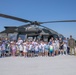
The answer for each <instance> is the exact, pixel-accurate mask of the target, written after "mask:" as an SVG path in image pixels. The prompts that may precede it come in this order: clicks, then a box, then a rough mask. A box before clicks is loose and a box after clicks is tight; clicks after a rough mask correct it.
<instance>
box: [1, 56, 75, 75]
mask: <svg viewBox="0 0 76 75" xmlns="http://www.w3.org/2000/svg"><path fill="white" fill-rule="evenodd" d="M0 75H76V56H70V55H66V56H64V55H59V56H55V57H33V58H31V57H29V58H24V57H5V58H0Z"/></svg>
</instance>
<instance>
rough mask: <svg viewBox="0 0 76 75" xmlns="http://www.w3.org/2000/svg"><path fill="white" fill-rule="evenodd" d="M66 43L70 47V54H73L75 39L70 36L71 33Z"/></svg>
mask: <svg viewBox="0 0 76 75" xmlns="http://www.w3.org/2000/svg"><path fill="white" fill-rule="evenodd" d="M68 45H69V47H70V54H71V55H72V54H75V48H74V47H75V40H74V39H73V38H72V35H70V39H69V41H68Z"/></svg>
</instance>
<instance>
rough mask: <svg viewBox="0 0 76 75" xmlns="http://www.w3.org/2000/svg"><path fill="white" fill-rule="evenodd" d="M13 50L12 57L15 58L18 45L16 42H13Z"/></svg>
mask: <svg viewBox="0 0 76 75" xmlns="http://www.w3.org/2000/svg"><path fill="white" fill-rule="evenodd" d="M11 49H12V55H13V56H15V55H16V44H15V42H14V41H13V42H12V45H11Z"/></svg>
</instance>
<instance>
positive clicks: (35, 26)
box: [0, 14, 76, 39]
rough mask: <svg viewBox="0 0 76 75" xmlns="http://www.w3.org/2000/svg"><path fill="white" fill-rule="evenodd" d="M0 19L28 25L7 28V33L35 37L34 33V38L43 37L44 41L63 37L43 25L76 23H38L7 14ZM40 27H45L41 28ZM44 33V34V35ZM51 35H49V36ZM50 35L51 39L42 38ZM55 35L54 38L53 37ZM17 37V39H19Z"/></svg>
mask: <svg viewBox="0 0 76 75" xmlns="http://www.w3.org/2000/svg"><path fill="white" fill-rule="evenodd" d="M0 17H3V18H7V19H12V20H16V21H20V22H24V23H28V24H25V25H22V26H19V27H5V28H6V33H11V31H12V32H19V33H18V36H19V34H22V33H23V34H24V33H26V34H28V36H29V33H31V36H33V34H32V33H35V34H34V36H35V35H36V36H41V38H42V39H43V38H44V39H46V38H48V39H50V38H51V37H53V36H55V37H56V36H58V37H59V36H63V35H61V34H58V33H57V32H56V31H53V30H52V29H50V28H48V27H45V26H42V24H46V23H60V22H76V20H59V21H46V22H38V21H31V20H27V19H23V18H19V17H15V16H10V15H6V14H0ZM39 26H41V27H43V29H42V28H39ZM42 31H43V33H42ZM45 31H47V33H44V32H45ZM48 33H49V34H51V35H49V34H48ZM43 34H44V35H49V37H47V36H42V35H43ZM52 35H53V36H52ZM18 36H17V37H18Z"/></svg>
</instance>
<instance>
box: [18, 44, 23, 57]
mask: <svg viewBox="0 0 76 75" xmlns="http://www.w3.org/2000/svg"><path fill="white" fill-rule="evenodd" d="M19 49H20V56H23V43H21V44H20V45H19Z"/></svg>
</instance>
